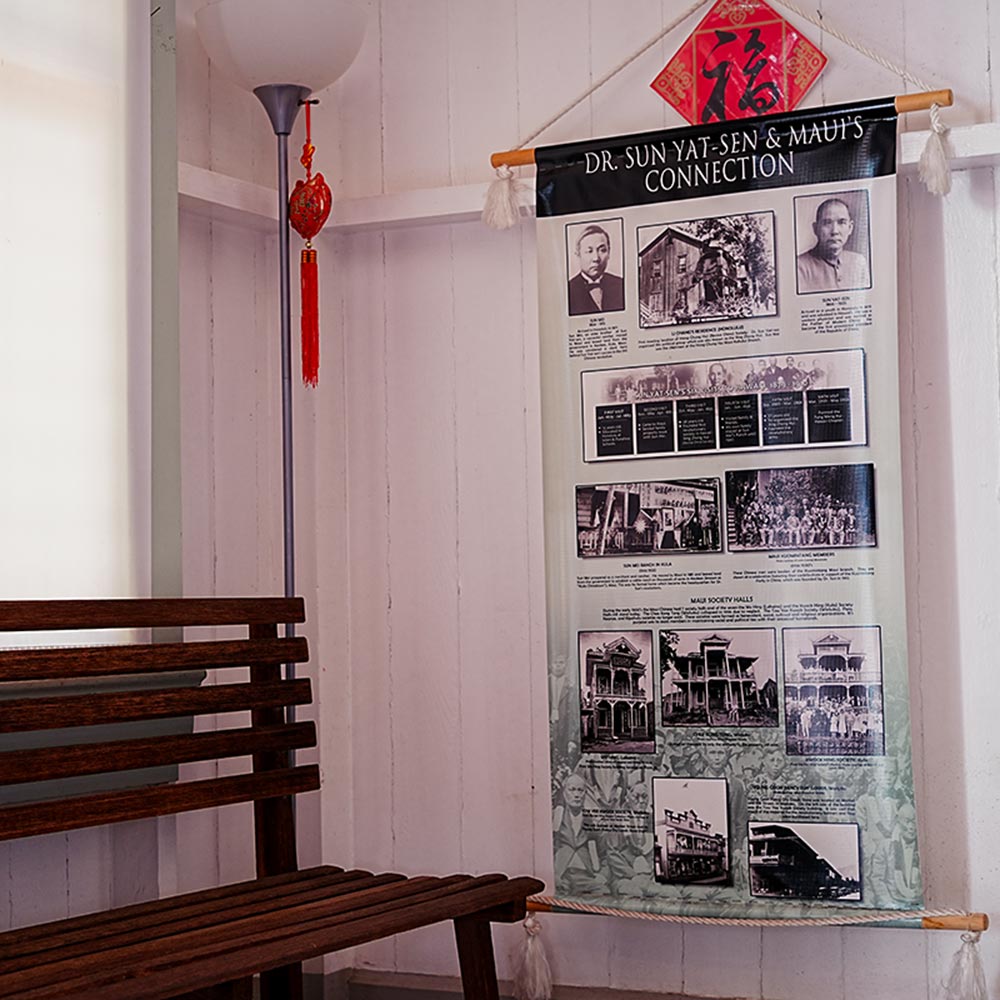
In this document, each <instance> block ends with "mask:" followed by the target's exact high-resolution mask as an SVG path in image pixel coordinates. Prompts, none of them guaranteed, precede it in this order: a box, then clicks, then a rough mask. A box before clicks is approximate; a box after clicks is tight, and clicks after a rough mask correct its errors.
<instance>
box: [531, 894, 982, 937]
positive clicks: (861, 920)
mask: <svg viewBox="0 0 1000 1000" xmlns="http://www.w3.org/2000/svg"><path fill="white" fill-rule="evenodd" d="M528 909H529V910H532V911H534V912H540V913H559V912H564V913H565V912H575V913H594V914H598V915H600V916H606V917H632V918H635V919H637V920H658V921H663V922H665V923H672V924H704V925H708V926H715V927H845V926H851V925H857V924H884V923H890V922H895V921H911V920H919V921H921V925H922V927H923V929H924V930H951V931H975V932H981V931H985V930H987V929H988V928H989V925H990V920H989V916H988V915H987V914H985V913H967V912H965V911H964V910H949V909H941V910H872V911H870V912H867V913H863V912H861V911H858V912H857V913H856V914H855V913H852V914H842V915H837V916H831V917H775V918H755V917H699V916H686V915H683V914H678V913H645V912H642V911H639V910H620V909H618V908H616V907H613V906H596V905H593V904H590V903H579V902H577V901H576V900H572V899H559V898H557V897H555V896H532V897H531V898H530V899H529V900H528Z"/></svg>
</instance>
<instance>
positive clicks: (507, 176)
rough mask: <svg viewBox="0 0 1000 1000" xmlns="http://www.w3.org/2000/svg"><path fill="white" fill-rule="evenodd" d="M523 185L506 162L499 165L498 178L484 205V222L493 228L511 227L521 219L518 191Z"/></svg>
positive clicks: (490, 188) (491, 187) (492, 185)
mask: <svg viewBox="0 0 1000 1000" xmlns="http://www.w3.org/2000/svg"><path fill="white" fill-rule="evenodd" d="M522 186H523V185H521V184H519V183H518V182H517V180H516V179H515V178H514V171H513V170H512V169H511V168H510V167H508V166H507V165H506V164H504V165H503V166H500V167H497V176H496V179H495V180H494V181H493V183H492V184H490V186H489V188H488V189H487V191H486V202H485V203H484V205H483V222H485V223H486V225H487V226H489V227H491V228H492V229H510V228H511V226H516V225H517V223H518V222H519V221H520V219H521V206H520V204H519V203H518V197H517V195H518V191H520V189H521V187H522Z"/></svg>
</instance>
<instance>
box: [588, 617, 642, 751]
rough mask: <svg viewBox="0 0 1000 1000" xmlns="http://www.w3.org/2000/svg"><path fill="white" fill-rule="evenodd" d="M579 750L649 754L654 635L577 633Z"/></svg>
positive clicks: (636, 633) (639, 632) (638, 633)
mask: <svg viewBox="0 0 1000 1000" xmlns="http://www.w3.org/2000/svg"><path fill="white" fill-rule="evenodd" d="M579 648H580V748H581V750H582V751H583V752H584V753H589V752H604V753H653V751H654V749H655V742H654V732H653V699H652V693H651V692H652V685H651V684H650V683H649V676H650V674H649V669H650V664H651V663H652V657H653V633H652V632H651V631H635V632H581V633H580V634H579Z"/></svg>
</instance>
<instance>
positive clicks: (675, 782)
mask: <svg viewBox="0 0 1000 1000" xmlns="http://www.w3.org/2000/svg"><path fill="white" fill-rule="evenodd" d="M728 817H729V806H728V800H727V784H726V780H725V778H654V779H653V829H654V838H653V878H655V879H656V881H657V882H663V883H666V884H685V885H728V884H729V883H730V882H731V880H732V876H731V872H730V864H729V844H728V840H727V836H726V831H727V830H728V829H729V818H728Z"/></svg>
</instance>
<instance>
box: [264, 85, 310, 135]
mask: <svg viewBox="0 0 1000 1000" xmlns="http://www.w3.org/2000/svg"><path fill="white" fill-rule="evenodd" d="M253 92H254V93H255V94H256V95H257V100H259V101H260V103H261V104H263V105H264V110H265V111H266V112H267V117H268V118H270V119H271V128H273V129H274V134H275V135H291V132H292V126H293V125H294V124H295V119H296V118H297V117H298V114H299V105H300V103H301V102H302V101H304V100H305V99H306V98H307V97H308V96H309V95H310V94H311V93H312V91H311V90H310V89H309V88H308V87H301V86H299V84H297V83H268V84H265V85H264V86H263V87H254V91H253Z"/></svg>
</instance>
